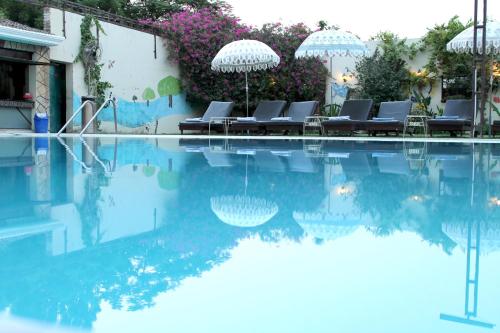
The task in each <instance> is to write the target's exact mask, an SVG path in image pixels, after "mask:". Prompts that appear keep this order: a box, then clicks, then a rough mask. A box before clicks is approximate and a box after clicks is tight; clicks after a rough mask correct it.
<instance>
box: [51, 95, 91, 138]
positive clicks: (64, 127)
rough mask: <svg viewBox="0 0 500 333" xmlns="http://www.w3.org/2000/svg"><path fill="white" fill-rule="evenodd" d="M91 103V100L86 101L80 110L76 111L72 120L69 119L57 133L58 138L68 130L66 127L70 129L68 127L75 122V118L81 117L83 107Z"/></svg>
mask: <svg viewBox="0 0 500 333" xmlns="http://www.w3.org/2000/svg"><path fill="white" fill-rule="evenodd" d="M90 102H91V101H90V100H86V101H85V102H83V103H82V105H80V107H79V108H78V109H76V111H75V112H74V113H73V115H72V116H71V118H69V120H68V121H67V122H66V124H64V126H63V127H62V128H61V129H60V130H59V132H57V136H59V135H61V133H62V132H63V131H64V130H65V129H66V127H68V125H69V124H70V123H71V122H72V121H73V119H75V117H76V116H77V115H79V114H80V112H82V110H83V107H84V106H85V105H87V103H90Z"/></svg>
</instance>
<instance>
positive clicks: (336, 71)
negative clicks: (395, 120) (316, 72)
mask: <svg viewBox="0 0 500 333" xmlns="http://www.w3.org/2000/svg"><path fill="white" fill-rule="evenodd" d="M417 42H418V39H412V40H408V43H417ZM366 45H367V46H368V49H369V50H370V54H373V52H375V49H376V47H377V42H373V41H369V42H366ZM428 57H429V54H428V53H426V52H419V53H418V54H417V56H416V57H415V58H414V59H411V60H408V65H409V68H410V70H411V71H415V72H416V71H418V70H423V68H424V66H425V65H426V64H427V62H428ZM331 60H332V64H331V68H332V75H331V79H329V80H327V89H326V94H325V103H326V104H330V103H335V104H342V102H343V100H344V98H343V96H341V93H340V94H337V95H336V92H335V89H332V83H333V84H337V85H338V89H337V93H338V92H339V91H340V90H341V87H342V86H348V87H355V85H356V80H355V78H351V77H350V76H349V75H345V74H349V73H354V72H355V70H356V62H357V61H359V59H358V58H353V57H334V58H332V59H331ZM324 64H325V66H326V67H327V68H328V70H330V59H326V60H325V61H324ZM344 79H346V80H347V82H344ZM339 89H340V90H339ZM332 91H333V96H332ZM424 93H427V91H424ZM430 96H431V104H430V108H432V110H433V111H434V112H437V110H438V107H439V108H444V103H441V78H436V80H435V82H434V85H433V86H432V90H431V93H430ZM495 96H497V97H500V95H499V93H498V92H497V93H496V94H495V92H493V96H490V97H488V101H492V99H493V97H495ZM494 104H495V105H496V106H497V107H498V108H500V103H494ZM486 107H487V109H486V114H488V105H487V106H486ZM492 115H493V116H492V119H493V120H498V119H500V117H499V116H498V115H497V114H496V113H495V112H492Z"/></svg>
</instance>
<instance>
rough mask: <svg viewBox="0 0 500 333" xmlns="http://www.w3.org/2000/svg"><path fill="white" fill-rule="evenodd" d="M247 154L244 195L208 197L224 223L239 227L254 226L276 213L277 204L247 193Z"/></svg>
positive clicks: (213, 209) (214, 210) (264, 221)
mask: <svg viewBox="0 0 500 333" xmlns="http://www.w3.org/2000/svg"><path fill="white" fill-rule="evenodd" d="M247 187H248V155H247V157H246V163H245V193H244V195H224V196H219V197H213V198H210V207H211V208H212V211H213V212H214V214H215V215H217V217H218V218H219V219H220V220H221V221H222V222H224V223H226V224H229V225H232V226H235V227H241V228H248V227H256V226H259V225H262V224H264V223H266V222H267V221H269V220H270V219H272V218H273V217H274V216H275V215H276V214H277V213H278V210H279V208H278V205H277V204H276V203H275V202H272V201H270V200H267V199H264V198H259V197H253V196H248V195H247Z"/></svg>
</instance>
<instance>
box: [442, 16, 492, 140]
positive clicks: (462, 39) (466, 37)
mask: <svg viewBox="0 0 500 333" xmlns="http://www.w3.org/2000/svg"><path fill="white" fill-rule="evenodd" d="M482 48H483V31H482V29H480V30H478V32H477V50H478V52H479V53H481V52H482ZM473 49H474V27H469V28H467V29H465V30H464V31H462V32H461V33H459V34H458V35H456V36H455V38H453V39H452V40H451V41H449V42H448V44H446V50H448V51H449V52H457V53H472V52H473ZM485 50H486V54H489V55H490V56H491V57H492V58H493V57H495V56H496V55H499V54H500V22H496V21H493V22H487V23H486V46H485ZM492 87H493V73H492V74H491V76H490V91H489V95H490V98H491V97H492V93H491V88H492ZM490 103H491V101H490ZM491 105H492V104H490V109H489V122H490V134H491ZM475 118H476V105H475V104H474V119H475Z"/></svg>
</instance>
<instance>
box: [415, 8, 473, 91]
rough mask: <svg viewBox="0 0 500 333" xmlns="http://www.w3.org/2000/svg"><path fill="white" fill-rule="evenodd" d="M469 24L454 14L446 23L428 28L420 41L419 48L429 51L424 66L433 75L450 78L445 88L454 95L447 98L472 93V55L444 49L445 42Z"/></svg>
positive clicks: (469, 24) (470, 23)
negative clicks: (427, 59)
mask: <svg viewBox="0 0 500 333" xmlns="http://www.w3.org/2000/svg"><path fill="white" fill-rule="evenodd" d="M471 25H472V22H470V21H469V22H467V23H465V24H464V23H462V22H460V20H459V19H458V17H457V16H454V17H452V18H451V19H450V20H449V21H448V22H447V23H446V24H441V25H436V26H434V27H433V28H432V29H430V30H429V31H428V32H427V34H426V35H425V36H424V38H423V39H422V42H421V50H422V51H427V52H429V61H428V62H427V64H426V65H425V67H424V68H425V69H426V70H427V71H428V72H429V74H431V75H433V76H434V77H443V78H447V79H450V80H448V81H447V89H448V91H453V92H455V95H454V96H448V98H465V97H469V96H471V94H472V75H471V73H472V56H471V55H470V54H467V53H457V52H448V51H447V50H446V44H448V42H450V41H451V40H452V39H453V38H454V37H455V36H457V35H458V34H459V33H461V32H462V31H463V30H465V29H467V28H468V27H470V26H471ZM457 92H460V93H459V94H456V93H457Z"/></svg>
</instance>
